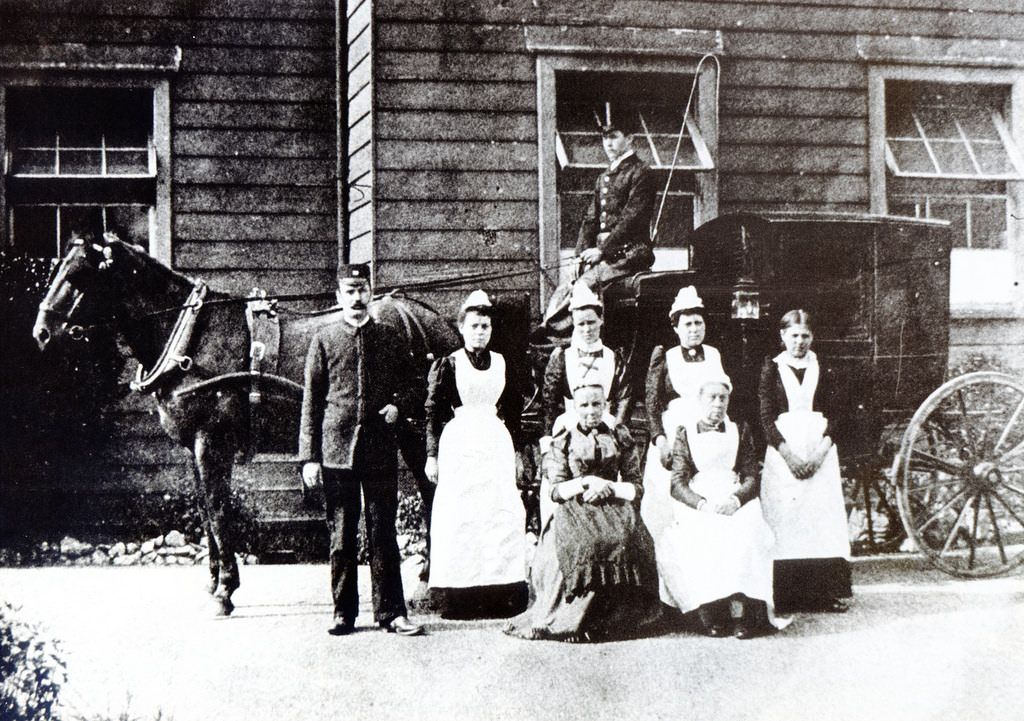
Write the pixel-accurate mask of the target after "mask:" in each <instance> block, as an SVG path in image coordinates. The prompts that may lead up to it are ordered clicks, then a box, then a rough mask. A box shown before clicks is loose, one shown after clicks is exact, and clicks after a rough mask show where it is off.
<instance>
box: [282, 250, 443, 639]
mask: <svg viewBox="0 0 1024 721" xmlns="http://www.w3.org/2000/svg"><path fill="white" fill-rule="evenodd" d="M337 297H338V305H339V306H340V308H341V314H342V317H341V320H339V321H337V322H335V323H331V324H328V325H325V326H323V327H321V328H320V329H319V330H317V332H316V334H315V335H314V336H313V340H312V342H311V343H310V346H309V352H308V353H307V355H306V372H305V388H304V391H303V395H302V420H301V426H300V429H299V458H300V459H301V460H303V461H305V463H304V465H303V467H302V480H303V483H305V484H306V485H307V486H308V487H316V486H318V485H320V484H321V483H322V484H323V488H324V497H325V499H326V502H327V525H328V527H329V529H330V535H331V556H330V560H331V589H332V592H333V596H334V621H333V624H332V626H331V627H330V628H329V629H328V633H330V634H332V635H335V636H343V635H346V634H348V633H351V632H352V630H353V628H354V625H355V618H356V615H357V614H358V612H359V599H358V595H357V588H356V572H357V565H356V554H357V552H358V546H359V538H358V527H359V514H360V505H361V504H360V491H361V492H362V496H363V498H364V500H365V504H366V537H367V541H368V543H369V546H370V548H369V551H370V578H371V581H372V585H373V617H374V620H375V621H376V622H377V623H378V624H379V625H380V626H381V628H383V629H385V630H387V631H390V632H392V633H397V634H399V635H403V636H415V635H419V634H421V633H423V628H422V627H421V626H418V625H415V624H413V623H411V622H410V621H409V619H408V618H407V617H406V613H407V612H406V608H405V597H404V595H403V591H402V577H401V574H400V557H399V554H398V543H397V541H396V539H395V516H396V513H397V510H398V481H397V475H396V474H397V456H396V444H395V434H394V424H395V422H396V421H397V420H398V419H399V418H400V417H407V416H409V415H411V412H412V410H413V407H414V405H415V403H416V400H417V395H416V390H417V389H416V385H415V383H414V382H413V378H414V374H413V369H412V366H411V363H410V361H409V357H408V355H407V354H406V353H402V352H400V350H399V349H401V348H402V347H403V346H402V342H401V339H400V338H399V337H398V336H397V335H396V334H395V333H394V332H393V331H392V330H391V329H390V328H388V327H387V326H385V325H382V324H380V323H376V322H375V321H374V320H373V319H372V318H371V317H370V315H369V303H370V298H371V289H370V269H369V267H368V266H366V265H345V266H342V267H341V268H339V270H338V291H337Z"/></svg>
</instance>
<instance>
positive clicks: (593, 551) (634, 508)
mask: <svg viewBox="0 0 1024 721" xmlns="http://www.w3.org/2000/svg"><path fill="white" fill-rule="evenodd" d="M548 473H549V475H550V478H551V480H552V495H553V500H555V502H556V503H557V504H558V505H557V507H556V509H555V512H554V514H553V515H552V517H551V519H550V520H549V521H548V522H547V523H546V524H545V526H544V529H543V531H542V533H541V537H540V542H539V543H538V545H537V552H536V555H535V556H534V560H533V566H532V568H531V571H530V583H531V585H532V588H533V591H534V596H535V600H534V602H533V604H532V605H531V606H530V608H529V609H528V610H527V611H526V612H525V613H523V614H522V615H520V616H518V617H517V618H515V619H513V620H512V621H511V622H510V624H509V626H508V628H507V629H506V632H507V633H509V634H510V635H515V636H519V637H522V638H527V639H551V640H560V641H585V640H601V639H606V638H621V637H625V636H629V635H632V634H635V633H636V632H637V630H638V629H641V628H642V627H643V626H644V624H645V623H647V622H649V621H651V620H653V619H654V618H656V617H657V614H658V613H659V611H660V609H659V607H658V604H657V588H658V580H657V578H658V577H657V569H656V567H655V564H654V543H653V541H652V540H651V537H650V534H649V533H648V532H647V529H646V527H645V526H644V525H643V522H642V521H641V520H640V514H639V512H638V508H639V504H640V498H641V496H642V494H643V485H642V483H641V479H640V463H639V457H638V455H637V451H636V446H635V443H634V442H633V439H632V437H631V436H630V435H629V431H628V430H627V429H626V428H625V427H624V426H616V427H615V428H609V427H608V426H607V425H605V424H604V423H601V424H600V425H599V426H598V427H597V428H596V429H593V430H592V431H590V432H583V431H581V430H580V429H579V426H575V427H574V428H572V429H569V430H563V431H562V432H561V433H559V434H558V435H557V436H556V437H555V439H554V441H553V443H552V448H551V455H550V457H549V469H548ZM586 475H595V476H600V477H601V478H605V479H607V480H612V481H614V480H622V481H624V482H626V483H630V484H632V485H633V487H634V488H635V489H636V497H635V498H634V499H633V500H632V501H624V500H621V499H617V498H610V499H607V500H604V501H602V502H600V503H596V504H595V503H584V502H583V501H582V499H581V498H580V497H579V496H576V497H574V498H572V499H570V500H568V501H560V500H558V499H560V498H561V496H559V495H558V494H557V488H558V485H559V484H561V483H564V482H566V481H570V480H572V479H575V478H579V477H581V476H586Z"/></svg>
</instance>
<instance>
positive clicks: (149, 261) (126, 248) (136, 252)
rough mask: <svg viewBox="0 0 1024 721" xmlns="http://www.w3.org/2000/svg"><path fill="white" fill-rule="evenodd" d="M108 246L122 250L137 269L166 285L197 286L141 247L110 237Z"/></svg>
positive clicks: (190, 279)
mask: <svg viewBox="0 0 1024 721" xmlns="http://www.w3.org/2000/svg"><path fill="white" fill-rule="evenodd" d="M107 245H108V246H112V247H116V248H118V249H120V251H122V252H123V253H124V254H125V255H127V256H128V257H130V258H131V259H132V263H133V265H134V266H135V267H137V268H140V269H143V270H145V271H146V272H147V273H148V274H150V276H151V277H155V278H156V279H157V280H159V281H161V282H163V283H164V284H166V285H181V286H191V285H195V280H193V279H192V278H189V277H188V276H187V275H185V274H184V273H180V272H178V271H176V270H174V269H173V268H171V267H169V266H168V265H166V264H165V263H163V262H162V261H160V260H158V259H157V258H154V257H153V256H152V255H150V254H149V252H147V251H146V249H145V248H143V247H142V246H140V245H136V244H135V243H131V242H128V241H124V240H121V239H120V238H117V237H110V236H108V238H107Z"/></svg>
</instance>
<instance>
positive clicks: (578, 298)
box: [569, 281, 604, 312]
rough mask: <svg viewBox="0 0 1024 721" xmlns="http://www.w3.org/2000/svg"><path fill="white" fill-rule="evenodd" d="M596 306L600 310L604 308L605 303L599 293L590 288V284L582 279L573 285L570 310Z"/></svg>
mask: <svg viewBox="0 0 1024 721" xmlns="http://www.w3.org/2000/svg"><path fill="white" fill-rule="evenodd" d="M584 308H594V309H596V310H597V311H598V312H600V311H601V310H603V309H604V304H603V303H602V302H601V299H600V298H598V297H597V294H596V293H594V291H593V290H591V289H590V286H589V285H587V284H586V283H584V282H582V281H580V282H577V283H575V284H574V285H573V286H572V297H571V298H570V299H569V310H570V311H573V310H583V309H584Z"/></svg>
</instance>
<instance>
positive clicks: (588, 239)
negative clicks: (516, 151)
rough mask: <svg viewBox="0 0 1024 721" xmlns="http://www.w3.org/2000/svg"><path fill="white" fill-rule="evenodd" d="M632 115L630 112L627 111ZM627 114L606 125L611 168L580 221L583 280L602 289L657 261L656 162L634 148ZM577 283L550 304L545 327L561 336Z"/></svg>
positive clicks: (599, 181) (599, 180) (558, 293)
mask: <svg viewBox="0 0 1024 721" xmlns="http://www.w3.org/2000/svg"><path fill="white" fill-rule="evenodd" d="M627 117H628V116H627ZM627 130H629V128H628V127H627V126H626V124H625V123H624V120H623V119H616V121H615V122H612V120H611V118H608V122H606V123H605V124H603V125H601V145H602V147H603V148H604V152H605V155H606V156H608V163H609V165H608V169H607V170H606V171H604V172H603V173H601V175H600V176H598V178H597V181H596V183H595V184H594V196H593V200H592V202H591V203H590V205H589V206H588V207H587V213H586V215H585V216H584V218H583V222H582V224H581V225H580V233H579V237H578V239H577V241H576V252H575V256H576V262H577V264H578V270H580V271H582V272H581V273H580V275H579V277H578V279H577V281H576V282H577V283H580V282H582V283H586V284H587V285H588V286H589V287H590V288H591V289H592V290H594V291H597V292H600V291H601V289H603V288H604V287H605V286H606V285H607V284H608V283H610V282H612V281H613V280H616V279H618V278H622V277H624V276H628V275H632V274H634V273H639V272H641V271H644V270H647V269H648V268H650V267H651V266H652V265H654V251H653V250H652V249H651V245H652V240H651V216H652V215H653V213H654V199H655V193H656V187H655V182H654V175H653V174H652V173H651V170H650V168H648V167H647V165H646V164H645V163H644V162H643V161H642V160H641V159H640V158H639V157H637V155H636V153H635V152H634V151H633V145H632V136H631V135H627V134H626V133H627ZM570 294H571V286H569V285H564V286H560V287H559V288H558V289H556V290H555V293H554V295H553V296H552V298H551V302H550V303H549V304H548V309H547V312H546V313H545V314H544V321H543V323H542V326H541V329H542V330H545V331H546V332H547V333H548V335H551V336H555V337H560V336H563V335H565V334H567V332H568V330H569V328H570V321H571V319H570V317H569V297H570Z"/></svg>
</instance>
